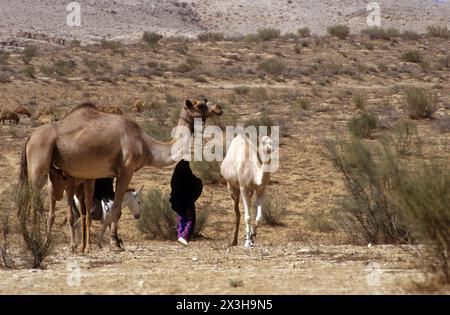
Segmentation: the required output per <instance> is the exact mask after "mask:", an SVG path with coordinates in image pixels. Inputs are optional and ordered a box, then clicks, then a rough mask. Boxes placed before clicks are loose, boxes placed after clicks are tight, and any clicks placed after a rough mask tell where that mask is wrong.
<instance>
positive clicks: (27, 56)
mask: <svg viewBox="0 0 450 315" xmlns="http://www.w3.org/2000/svg"><path fill="white" fill-rule="evenodd" d="M37 55H38V48H37V46H34V45H28V46H26V47H25V49H24V50H23V52H22V60H23V62H24V63H25V64H29V63H30V62H31V60H32V59H33V58H34V57H36V56H37Z"/></svg>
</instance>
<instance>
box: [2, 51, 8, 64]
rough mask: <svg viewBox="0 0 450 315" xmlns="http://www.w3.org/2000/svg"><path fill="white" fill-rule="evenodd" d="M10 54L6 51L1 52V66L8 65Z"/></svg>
mask: <svg viewBox="0 0 450 315" xmlns="http://www.w3.org/2000/svg"><path fill="white" fill-rule="evenodd" d="M9 57H10V53H9V52H6V51H0V65H6V64H8V60H9Z"/></svg>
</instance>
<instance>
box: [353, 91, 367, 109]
mask: <svg viewBox="0 0 450 315" xmlns="http://www.w3.org/2000/svg"><path fill="white" fill-rule="evenodd" d="M353 104H355V106H356V108H358V109H364V107H365V104H366V99H365V98H364V96H363V95H362V94H355V95H353Z"/></svg>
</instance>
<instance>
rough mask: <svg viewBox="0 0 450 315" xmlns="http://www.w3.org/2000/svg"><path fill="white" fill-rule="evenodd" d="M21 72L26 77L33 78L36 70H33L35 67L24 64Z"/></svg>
mask: <svg viewBox="0 0 450 315" xmlns="http://www.w3.org/2000/svg"><path fill="white" fill-rule="evenodd" d="M23 73H24V74H25V75H26V76H27V77H29V78H32V79H34V78H35V77H36V71H35V68H34V66H33V65H26V66H25V67H24V68H23Z"/></svg>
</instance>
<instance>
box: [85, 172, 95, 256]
mask: <svg viewBox="0 0 450 315" xmlns="http://www.w3.org/2000/svg"><path fill="white" fill-rule="evenodd" d="M94 189H95V180H86V181H85V182H84V183H83V193H84V204H85V206H86V217H85V220H86V230H85V232H86V239H85V240H86V248H85V251H86V252H87V253H89V252H90V250H91V208H92V199H93V198H94Z"/></svg>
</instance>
